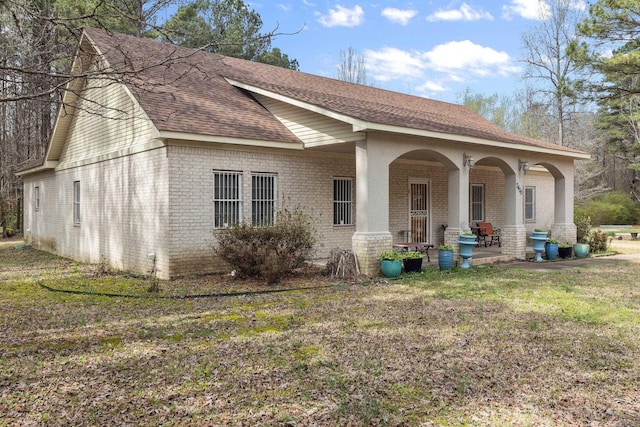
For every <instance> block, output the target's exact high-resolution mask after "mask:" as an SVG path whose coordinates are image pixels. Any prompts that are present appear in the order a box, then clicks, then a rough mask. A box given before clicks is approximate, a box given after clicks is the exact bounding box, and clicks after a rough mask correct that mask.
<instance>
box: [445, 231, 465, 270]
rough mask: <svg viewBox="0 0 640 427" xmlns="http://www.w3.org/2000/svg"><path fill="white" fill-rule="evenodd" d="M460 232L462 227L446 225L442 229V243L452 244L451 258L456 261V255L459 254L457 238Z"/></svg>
mask: <svg viewBox="0 0 640 427" xmlns="http://www.w3.org/2000/svg"><path fill="white" fill-rule="evenodd" d="M460 233H462V228H458V227H447V229H446V230H445V231H444V244H445V245H449V246H453V259H454V260H456V262H458V261H457V260H458V255H459V254H460V247H459V246H458V239H459V238H460Z"/></svg>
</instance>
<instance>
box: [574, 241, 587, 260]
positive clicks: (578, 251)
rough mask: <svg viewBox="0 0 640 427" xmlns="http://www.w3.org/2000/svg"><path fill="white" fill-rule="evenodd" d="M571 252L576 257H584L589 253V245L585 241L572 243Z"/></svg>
mask: <svg viewBox="0 0 640 427" xmlns="http://www.w3.org/2000/svg"><path fill="white" fill-rule="evenodd" d="M573 253H574V254H575V255H576V258H586V257H587V255H589V245H587V244H586V243H576V244H575V245H573Z"/></svg>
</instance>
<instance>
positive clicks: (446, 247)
mask: <svg viewBox="0 0 640 427" xmlns="http://www.w3.org/2000/svg"><path fill="white" fill-rule="evenodd" d="M438 250H440V251H451V252H453V251H454V247H453V246H451V245H440V247H439V248H438Z"/></svg>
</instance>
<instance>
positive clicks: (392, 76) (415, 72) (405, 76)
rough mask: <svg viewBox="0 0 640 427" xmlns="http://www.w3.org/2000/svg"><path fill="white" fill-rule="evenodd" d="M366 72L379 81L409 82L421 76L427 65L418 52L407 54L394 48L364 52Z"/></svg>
mask: <svg viewBox="0 0 640 427" xmlns="http://www.w3.org/2000/svg"><path fill="white" fill-rule="evenodd" d="M364 55H365V61H366V64H367V72H368V73H371V75H372V77H373V78H374V79H376V80H380V81H389V80H396V79H400V80H411V79H417V78H420V77H422V76H423V74H424V71H425V69H426V68H427V64H426V63H425V62H424V60H422V58H421V55H420V53H419V52H407V51H404V50H400V49H397V48H395V47H384V48H382V49H380V50H377V51H376V50H369V49H367V50H365V52H364Z"/></svg>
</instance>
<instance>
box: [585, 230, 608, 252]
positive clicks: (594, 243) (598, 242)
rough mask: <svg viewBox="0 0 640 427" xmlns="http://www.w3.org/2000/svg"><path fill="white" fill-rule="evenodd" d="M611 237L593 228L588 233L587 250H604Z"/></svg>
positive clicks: (606, 248)
mask: <svg viewBox="0 0 640 427" xmlns="http://www.w3.org/2000/svg"><path fill="white" fill-rule="evenodd" d="M610 242H611V238H610V237H609V236H608V235H607V233H605V232H603V231H600V230H593V231H592V232H591V234H590V235H589V250H590V251H591V252H606V251H607V250H608V249H609V243H610Z"/></svg>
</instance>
